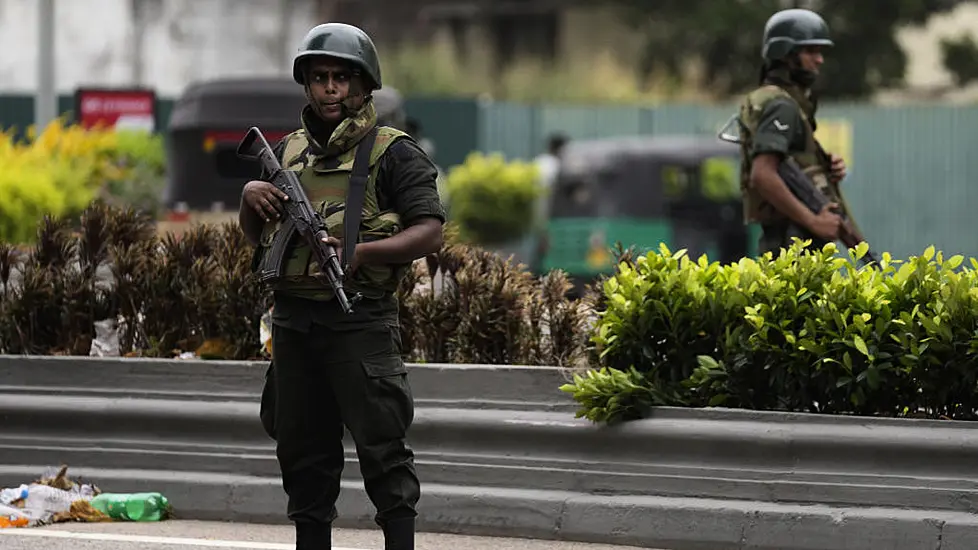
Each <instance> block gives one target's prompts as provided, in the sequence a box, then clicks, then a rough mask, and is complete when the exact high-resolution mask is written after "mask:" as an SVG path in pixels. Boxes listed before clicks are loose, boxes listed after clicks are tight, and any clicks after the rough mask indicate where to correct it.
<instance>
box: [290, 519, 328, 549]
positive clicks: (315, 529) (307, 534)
mask: <svg viewBox="0 0 978 550" xmlns="http://www.w3.org/2000/svg"><path fill="white" fill-rule="evenodd" d="M332 547H333V534H332V525H331V524H329V523H296V524H295V550H330V549H331V548H332Z"/></svg>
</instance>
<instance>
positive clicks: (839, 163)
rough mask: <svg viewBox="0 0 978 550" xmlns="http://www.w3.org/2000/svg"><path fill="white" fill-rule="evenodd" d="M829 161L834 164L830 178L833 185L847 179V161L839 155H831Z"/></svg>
mask: <svg viewBox="0 0 978 550" xmlns="http://www.w3.org/2000/svg"><path fill="white" fill-rule="evenodd" d="M829 159H830V160H831V162H832V167H831V169H830V171H829V178H831V179H832V183H839V182H840V181H842V179H843V178H845V177H846V161H845V160H843V158H842V157H840V156H839V155H829Z"/></svg>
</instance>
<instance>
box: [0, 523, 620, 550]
mask: <svg viewBox="0 0 978 550" xmlns="http://www.w3.org/2000/svg"><path fill="white" fill-rule="evenodd" d="M294 544H295V538H294V536H293V530H292V527H290V526H288V525H251V524H240V523H211V522H196V521H165V522H161V523H141V524H136V523H103V524H91V523H72V524H58V525H52V526H48V527H41V528H34V529H0V548H3V550H200V549H204V548H229V549H238V550H293V549H294V548H295V546H294ZM383 547H384V542H383V537H382V536H381V534H380V532H379V531H373V530H371V531H358V530H347V529H343V530H337V531H335V532H334V534H333V550H378V549H381V548H383ZM416 547H417V550H449V549H451V550H459V549H461V548H464V549H465V550H639V549H638V548H635V547H632V546H609V545H603V544H582V543H567V542H555V541H541V540H522V539H504V538H495V537H462V536H455V535H436V534H428V533H422V534H419V535H418V538H417V546H416Z"/></svg>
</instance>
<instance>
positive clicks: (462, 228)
mask: <svg viewBox="0 0 978 550" xmlns="http://www.w3.org/2000/svg"><path fill="white" fill-rule="evenodd" d="M445 191H446V194H447V197H448V200H447V202H448V207H449V209H450V210H451V217H452V219H453V220H455V221H456V222H457V223H458V225H459V235H460V237H461V238H462V239H463V240H464V241H466V242H470V243H473V244H477V245H495V244H501V243H505V242H508V241H512V240H514V239H518V238H519V237H521V236H523V235H524V234H525V233H526V231H527V230H528V229H530V227H531V225H532V224H533V222H534V211H535V209H534V208H535V207H534V204H535V202H536V199H537V197H539V196H540V194H541V193H542V187H541V185H540V184H539V176H538V171H537V168H536V165H534V164H533V163H529V162H520V161H512V162H506V160H505V159H503V156H502V155H500V154H492V155H488V156H486V155H483V154H482V153H479V152H473V153H471V154H469V156H468V157H467V158H466V159H465V162H464V163H463V164H460V165H458V166H455V167H453V168H452V169H451V170H450V171H449V173H448V176H447V178H446V181H445Z"/></svg>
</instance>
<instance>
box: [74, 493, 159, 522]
mask: <svg viewBox="0 0 978 550" xmlns="http://www.w3.org/2000/svg"><path fill="white" fill-rule="evenodd" d="M91 504H92V507H93V508H95V509H96V510H98V511H100V512H102V513H103V514H105V515H107V516H109V517H110V518H112V519H121V520H127V521H160V520H161V519H163V518H164V516H166V514H167V511H168V510H169V508H170V503H169V502H168V501H167V500H166V497H165V496H163V495H162V494H160V493H133V494H117V493H103V494H101V495H98V496H97V497H95V498H93V499H92V501H91Z"/></svg>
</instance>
